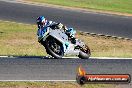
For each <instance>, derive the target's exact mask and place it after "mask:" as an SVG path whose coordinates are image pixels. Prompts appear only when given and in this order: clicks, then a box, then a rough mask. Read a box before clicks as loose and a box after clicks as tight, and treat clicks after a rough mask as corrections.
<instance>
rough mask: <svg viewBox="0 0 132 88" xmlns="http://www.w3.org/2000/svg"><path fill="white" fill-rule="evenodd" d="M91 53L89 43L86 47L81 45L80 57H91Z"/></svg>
mask: <svg viewBox="0 0 132 88" xmlns="http://www.w3.org/2000/svg"><path fill="white" fill-rule="evenodd" d="M90 55H91V53H90V49H89V47H88V46H87V45H85V47H83V48H82V47H81V48H80V52H79V55H78V57H79V58H81V59H89V57H90Z"/></svg>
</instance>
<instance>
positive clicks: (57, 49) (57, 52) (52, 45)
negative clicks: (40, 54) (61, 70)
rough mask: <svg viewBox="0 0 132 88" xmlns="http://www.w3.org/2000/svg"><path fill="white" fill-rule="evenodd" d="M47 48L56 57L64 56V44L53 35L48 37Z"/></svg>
mask: <svg viewBox="0 0 132 88" xmlns="http://www.w3.org/2000/svg"><path fill="white" fill-rule="evenodd" d="M45 48H46V51H47V53H48V54H49V55H51V56H53V57H55V58H62V57H63V56H64V52H63V46H62V44H61V43H60V42H59V41H58V40H56V39H55V38H53V37H51V36H50V37H48V38H47V39H46V41H45Z"/></svg>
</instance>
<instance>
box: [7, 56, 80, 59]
mask: <svg viewBox="0 0 132 88" xmlns="http://www.w3.org/2000/svg"><path fill="white" fill-rule="evenodd" d="M8 57H9V58H31V59H32V58H38V59H58V58H54V57H51V56H8ZM61 59H79V58H76V57H73V58H71V57H65V58H61Z"/></svg>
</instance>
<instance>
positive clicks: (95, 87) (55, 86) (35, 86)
mask: <svg viewBox="0 0 132 88" xmlns="http://www.w3.org/2000/svg"><path fill="white" fill-rule="evenodd" d="M114 87H115V85H110V84H88V85H83V86H80V85H78V84H77V83H76V82H0V88H114Z"/></svg>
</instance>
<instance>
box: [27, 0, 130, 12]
mask: <svg viewBox="0 0 132 88" xmlns="http://www.w3.org/2000/svg"><path fill="white" fill-rule="evenodd" d="M25 1H33V2H40V3H48V4H55V5H61V6H69V7H77V8H85V9H95V10H104V11H113V12H121V13H129V14H132V10H131V9H132V2H131V0H25Z"/></svg>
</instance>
